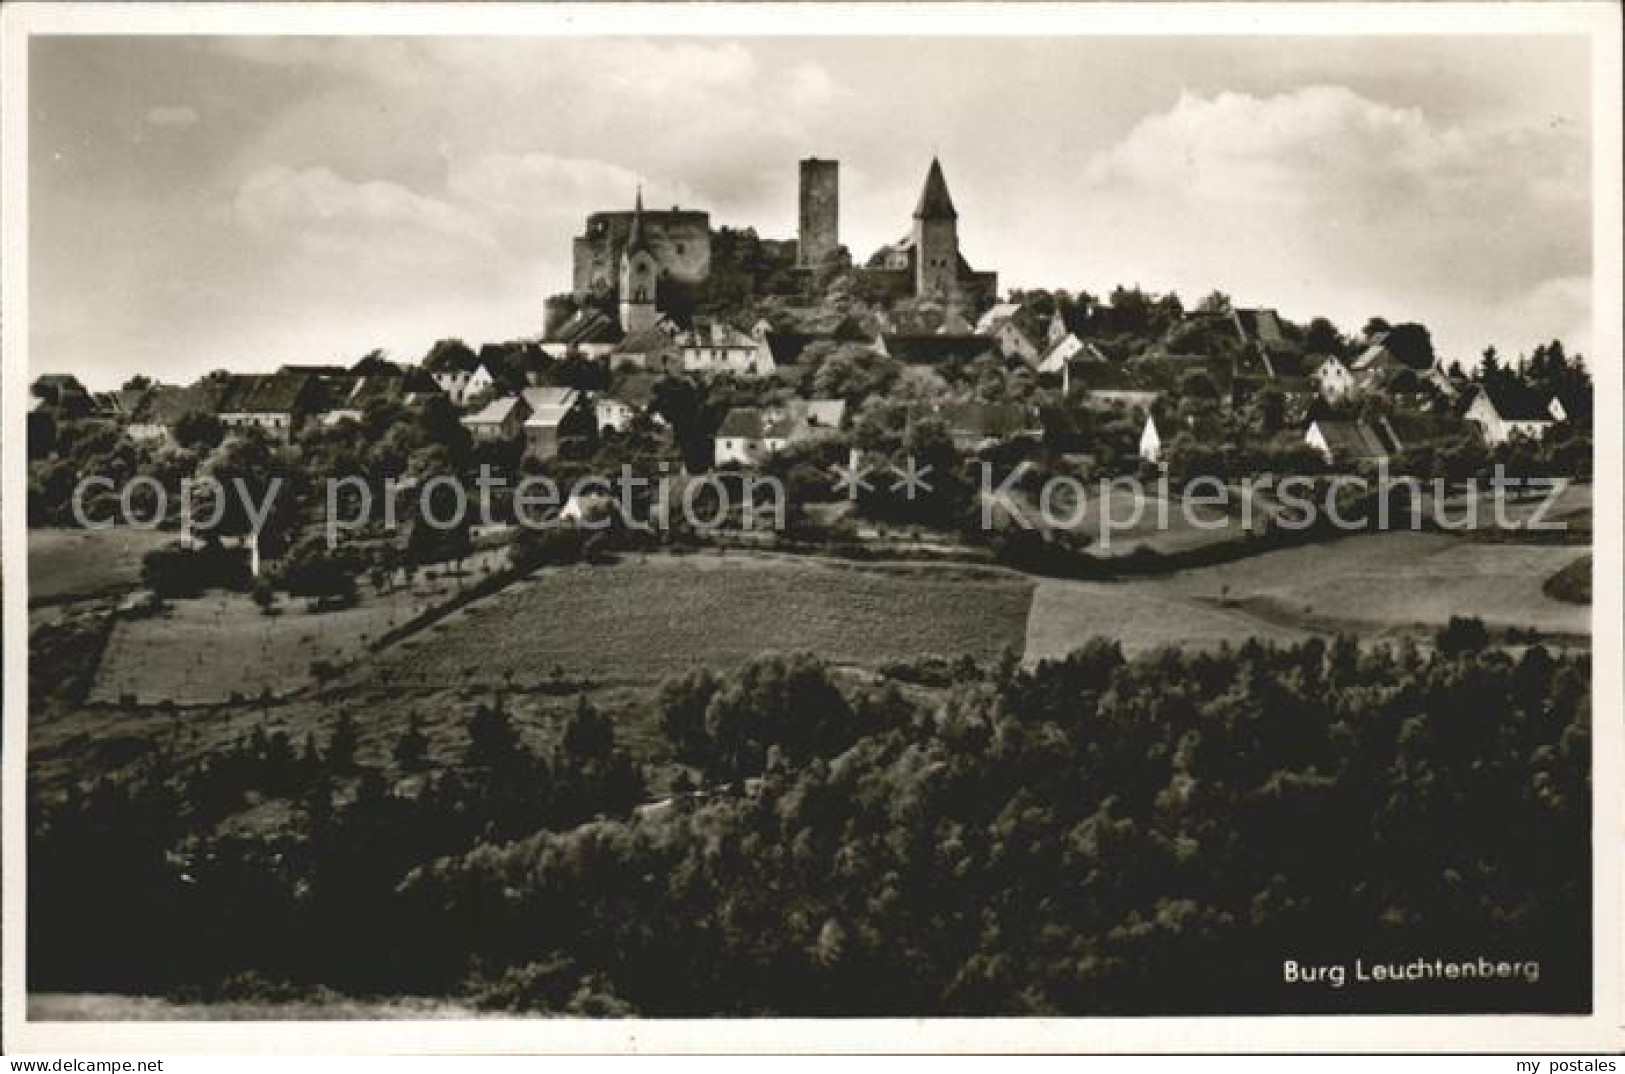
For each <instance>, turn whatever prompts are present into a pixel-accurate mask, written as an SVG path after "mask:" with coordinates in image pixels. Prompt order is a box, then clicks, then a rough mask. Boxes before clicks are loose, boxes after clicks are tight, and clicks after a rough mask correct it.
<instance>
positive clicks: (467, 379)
mask: <svg viewBox="0 0 1625 1074" xmlns="http://www.w3.org/2000/svg"><path fill="white" fill-rule="evenodd" d="M423 368H424V369H425V370H426V371H427V372H428V373H429V375H430V376H432V377H433V378H434V382H435V384H437V385H438V386H439V387H440V390H441V391H443V392H445V393H446V396H447V397H448V398H449V399H450V400H451V401H452V402H454V403H456V404H457V405H458V406H462V405H464V404H465V403H467V402H469V401H470V400H471V399H475V398H477V397H478V396H480V395H482V394H484V393H485V392H487V391H489V390H490V389H491V387H492V386H493V385H495V383H496V378H495V377H493V376H492V375H491V371H490V370H489V369H488V368H486V365H485V363H484V362H482V361H481V360H480V356H479V355H478V354H475V353H474V352H473V351H471V350H469V349H468V348H466V347H455V348H446V349H444V350H441V351H439V352H438V353H433V354H431V355H430V356H429V357H428V358H427V359H426V360H425V361H424V363H423Z"/></svg>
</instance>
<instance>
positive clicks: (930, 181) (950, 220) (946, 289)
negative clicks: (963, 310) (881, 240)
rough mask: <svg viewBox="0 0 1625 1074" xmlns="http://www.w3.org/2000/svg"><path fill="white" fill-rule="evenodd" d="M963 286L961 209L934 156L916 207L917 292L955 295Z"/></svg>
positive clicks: (926, 295)
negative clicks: (960, 270) (960, 256)
mask: <svg viewBox="0 0 1625 1074" xmlns="http://www.w3.org/2000/svg"><path fill="white" fill-rule="evenodd" d="M958 290H959V213H957V212H955V211H954V201H953V199H952V198H950V197H949V196H948V183H947V180H945V179H943V177H942V165H941V164H939V163H938V162H937V158H936V157H932V158H931V170H930V171H929V172H927V173H926V175H925V188H924V189H923V190H921V191H920V203H919V204H918V205H916V206H915V207H914V294H915V296H916V297H918V298H935V297H940V298H951V297H953V296H954V295H956V294H957V293H958Z"/></svg>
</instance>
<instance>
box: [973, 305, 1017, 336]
mask: <svg viewBox="0 0 1625 1074" xmlns="http://www.w3.org/2000/svg"><path fill="white" fill-rule="evenodd" d="M1020 312H1021V303H1020V302H995V303H993V305H991V306H989V307H988V309H987V312H985V313H983V314H982V315H981V316H980V317H978V318H977V320H976V327H975V329H974V331H975V333H976V334H977V335H979V336H991V335H993V334H994V333H996V332H998V330H999V326H1000V325H1001V324H1003V323H1004V322H1006V321H1008V320H1010V319H1011V318H1012V317H1014V316H1015V315H1016V314H1017V313H1020Z"/></svg>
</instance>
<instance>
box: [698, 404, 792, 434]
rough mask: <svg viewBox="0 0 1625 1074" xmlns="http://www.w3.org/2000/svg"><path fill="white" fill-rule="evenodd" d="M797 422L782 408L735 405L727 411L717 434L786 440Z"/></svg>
mask: <svg viewBox="0 0 1625 1074" xmlns="http://www.w3.org/2000/svg"><path fill="white" fill-rule="evenodd" d="M796 425H797V422H796V419H795V417H794V416H793V415H791V414H790V413H789V412H787V411H784V410H778V409H771V408H766V407H755V406H736V407H734V408H733V409H732V410H730V411H728V414H727V416H726V417H724V418H723V419H722V425H721V427H720V428H718V429H717V433H716V435H717V436H720V437H727V438H729V439H742V440H788V439H790V435H791V433H793V432H794V431H795V428H796Z"/></svg>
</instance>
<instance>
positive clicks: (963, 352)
mask: <svg viewBox="0 0 1625 1074" xmlns="http://www.w3.org/2000/svg"><path fill="white" fill-rule="evenodd" d="M881 339H882V340H884V342H885V344H886V353H887V354H889V355H891V356H892V357H893V358H896V359H897V360H898V361H900V362H904V363H907V364H910V365H924V364H929V363H931V362H943V361H947V360H948V359H950V358H979V357H981V356H982V355H984V354H988V353H990V352H994V351H997V349H998V342H997V341H996V340H994V339H993V338H991V337H990V336H976V335H966V336H949V335H938V334H935V333H933V334H930V335H906V336H905V335H886V336H882V337H881Z"/></svg>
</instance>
